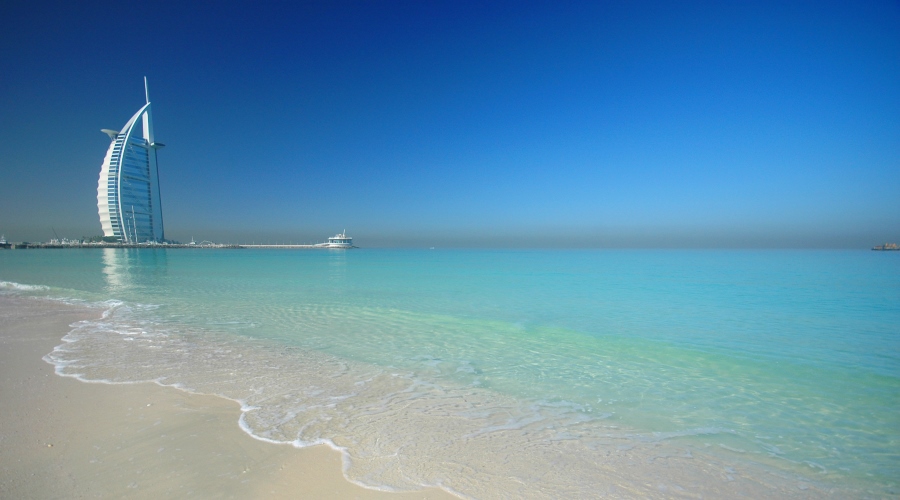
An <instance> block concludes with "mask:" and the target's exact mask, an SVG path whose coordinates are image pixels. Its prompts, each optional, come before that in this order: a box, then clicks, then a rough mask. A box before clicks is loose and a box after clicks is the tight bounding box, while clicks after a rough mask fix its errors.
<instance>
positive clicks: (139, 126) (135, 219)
mask: <svg viewBox="0 0 900 500" xmlns="http://www.w3.org/2000/svg"><path fill="white" fill-rule="evenodd" d="M144 94H145V96H146V101H147V103H146V104H144V106H143V107H141V109H139V110H138V111H137V113H135V114H134V116H132V117H131V119H130V120H128V122H127V123H126V124H125V126H124V127H122V130H120V131H115V130H109V129H102V130H101V132H103V133H105V134H107V135H108V136H109V138H110V141H112V142H111V143H110V145H109V149H108V150H107V152H106V158H105V159H104V160H103V166H102V167H101V168H100V180H99V181H98V183H97V211H98V212H99V214H100V226H101V227H102V228H103V235H104V236H114V237H115V238H116V239H118V240H119V241H120V242H123V243H143V242H148V241H156V242H162V241H164V240H165V232H164V231H163V218H162V205H161V200H160V194H159V171H158V169H157V162H156V152H157V150H158V149H159V148H161V147H163V144H160V143H158V142H155V140H154V137H153V117H152V114H151V108H150V93H149V91H148V89H147V78H146V77H144Z"/></svg>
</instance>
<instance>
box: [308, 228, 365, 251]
mask: <svg viewBox="0 0 900 500" xmlns="http://www.w3.org/2000/svg"><path fill="white" fill-rule="evenodd" d="M317 246H321V247H323V248H356V247H354V246H353V238H351V237H349V236H347V230H346V229H344V232H342V233H338V234H336V235H334V236H331V237H330V238H328V243H320V244H319V245H317Z"/></svg>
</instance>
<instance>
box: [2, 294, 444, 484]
mask: <svg viewBox="0 0 900 500" xmlns="http://www.w3.org/2000/svg"><path fill="white" fill-rule="evenodd" d="M99 314H100V311H99V310H88V309H85V308H81V307H76V306H67V305H65V304H60V303H54V302H50V301H42V300H35V299H27V298H19V297H9V296H0V395H2V404H0V422H2V425H0V498H21V499H25V498H81V497H100V498H120V497H129V498H191V497H193V498H259V497H267V498H341V499H349V498H360V499H385V500H387V499H394V498H396V499H413V498H416V499H420V498H424V499H453V498H456V497H454V496H452V495H450V494H448V493H446V492H444V491H442V490H438V489H428V490H423V491H419V492H403V493H389V492H380V491H375V490H370V489H366V488H363V487H360V486H358V485H355V484H353V483H351V482H349V481H347V480H346V479H345V478H344V476H343V475H342V473H341V470H342V464H341V455H340V453H338V452H337V451H335V450H332V449H330V448H328V447H325V446H316V447H311V448H306V449H297V448H294V447H292V446H289V445H274V444H270V443H264V442H261V441H258V440H256V439H253V438H251V437H250V436H249V435H247V434H246V433H244V432H243V431H242V430H240V428H239V427H238V417H239V416H240V408H239V407H238V405H237V403H235V402H233V401H228V400H225V399H222V398H218V397H214V396H203V395H194V394H188V393H185V392H183V391H179V390H177V389H173V388H167V387H161V386H158V385H156V384H152V383H142V384H131V385H108V384H89V383H84V382H81V381H78V380H75V379H72V378H66V377H60V376H57V375H56V374H55V373H54V370H53V366H51V365H50V364H48V363H46V362H44V361H43V360H42V358H43V356H44V355H45V354H47V353H49V352H50V351H51V350H52V349H53V347H55V346H56V345H58V344H59V343H60V339H61V337H62V336H63V335H65V334H66V332H68V331H69V329H70V328H69V325H70V324H71V323H73V322H75V321H79V320H82V319H89V318H92V317H96V316H98V315H99Z"/></svg>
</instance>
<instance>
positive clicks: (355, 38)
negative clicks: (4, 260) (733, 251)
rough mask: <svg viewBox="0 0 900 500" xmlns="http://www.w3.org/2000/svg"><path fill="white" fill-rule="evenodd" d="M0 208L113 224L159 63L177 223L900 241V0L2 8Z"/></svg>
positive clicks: (377, 241)
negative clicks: (123, 169) (110, 169)
mask: <svg viewBox="0 0 900 500" xmlns="http://www.w3.org/2000/svg"><path fill="white" fill-rule="evenodd" d="M0 75H2V77H0V232H4V233H6V235H7V237H8V238H10V239H12V240H16V241H21V240H32V241H34V240H45V239H49V238H50V237H52V231H51V228H54V229H55V230H56V232H57V233H59V235H60V236H68V237H80V236H83V235H84V236H87V235H95V234H99V233H100V225H99V220H98V216H97V212H96V185H97V177H98V174H99V171H100V164H101V162H102V160H103V157H104V155H105V153H106V149H107V147H108V138H107V137H106V136H105V135H104V134H102V133H100V131H99V129H100V128H114V129H118V128H120V127H121V126H122V125H124V123H125V122H126V121H127V120H128V118H130V116H131V115H132V114H133V113H134V112H135V111H136V110H137V109H138V108H139V107H140V106H141V105H142V104H143V99H144V95H143V92H144V89H143V80H142V78H143V76H145V75H146V76H147V77H148V78H149V81H150V97H151V101H152V102H153V107H154V108H153V109H154V125H155V132H156V136H157V139H158V140H160V141H161V142H164V143H166V144H167V147H166V148H165V149H163V150H162V151H161V152H160V156H159V158H160V177H161V185H162V196H163V211H164V216H165V222H166V235H167V237H169V238H174V239H179V240H189V239H190V238H191V237H195V238H197V239H198V240H200V239H210V240H217V241H242V242H251V241H257V242H259V241H273V242H274V241H293V242H314V241H317V240H321V239H323V238H324V237H326V236H329V235H331V234H333V233H335V232H337V231H340V230H342V229H344V228H346V229H347V231H348V233H349V234H351V235H352V236H354V238H355V239H356V241H357V243H358V244H360V245H362V246H426V247H427V246H501V247H508V246H536V247H543V246H576V247H708V246H713V247H718V246H724V247H867V246H871V245H874V244H877V243H882V242H884V241H896V240H900V4H898V3H897V2H895V1H883V2H862V1H861V2H821V1H815V2H722V1H715V2H583V3H579V2H570V3H566V2H543V3H528V2H518V1H517V2H488V3H480V2H479V3H466V2H460V1H449V2H439V1H428V2H386V1H385V2H375V1H371V2H337V1H335V2H332V1H328V2H325V1H322V2H313V3H305V4H304V3H301V2H270V3H267V2H247V3H243V4H239V3H235V2H171V3H170V2H149V3H127V2H99V3H82V2H67V3H62V2H61V3H59V4H56V3H44V2H24V1H18V0H14V1H11V2H6V3H5V4H4V14H3V16H2V17H0Z"/></svg>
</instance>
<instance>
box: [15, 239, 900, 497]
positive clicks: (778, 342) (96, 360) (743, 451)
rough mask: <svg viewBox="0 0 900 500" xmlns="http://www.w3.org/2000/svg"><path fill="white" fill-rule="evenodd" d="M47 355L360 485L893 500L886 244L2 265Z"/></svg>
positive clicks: (40, 259) (890, 256)
mask: <svg viewBox="0 0 900 500" xmlns="http://www.w3.org/2000/svg"><path fill="white" fill-rule="evenodd" d="M0 294H3V295H14V296H20V297H35V299H36V300H45V301H46V300H53V301H60V302H65V303H69V304H81V305H83V306H85V307H91V308H95V309H96V310H97V314H96V319H93V320H89V321H82V322H78V323H75V324H73V325H72V326H71V331H69V332H68V333H67V334H66V335H65V337H63V338H62V339H61V340H60V345H59V346H58V347H56V348H55V349H54V350H53V351H52V352H49V353H47V356H46V357H45V361H47V362H48V363H51V364H53V365H54V366H55V369H56V372H57V373H58V374H59V375H63V376H69V377H76V378H78V379H81V380H84V381H90V382H105V383H110V384H120V383H135V382H143V381H153V382H156V383H158V384H161V385H165V386H172V387H176V388H179V389H182V390H185V391H190V392H195V393H203V394H213V395H218V396H221V397H224V398H228V399H232V400H235V401H237V402H239V403H240V404H241V409H242V412H241V416H240V419H239V420H236V421H235V425H236V426H240V427H241V428H242V429H243V430H244V431H246V432H247V433H248V434H250V435H252V436H253V437H255V438H257V439H260V440H264V441H271V442H274V443H292V444H294V445H295V446H298V447H304V446H312V445H318V444H325V445H328V446H331V447H333V448H335V449H337V450H340V451H341V453H342V454H343V457H344V460H343V464H344V471H343V472H344V475H345V476H346V477H347V478H348V479H349V480H351V481H353V482H355V483H357V484H360V485H363V486H366V487H369V488H374V489H381V490H396V491H409V490H416V489H420V488H422V487H428V486H434V487H438V488H442V489H444V490H446V491H448V492H451V493H453V494H455V495H458V496H460V497H462V498H597V497H614V498H629V497H648V496H649V497H653V496H655V497H686V498H698V497H703V498H725V497H739V496H743V497H759V496H765V497H769V498H779V497H783V498H793V497H797V498H807V497H811V498H816V497H841V498H843V497H853V498H896V497H898V496H900V485H898V480H900V253H897V252H872V251H862V250H462V249H452V250H451V249H433V250H425V249H422V250H418V249H409V250H405V249H352V250H324V249H317V250H286V249H207V248H203V249H199V248H198V249H183V248H182V249H165V248H146V249H143V248H142V249H125V248H102V249H100V248H98V249H32V250H0Z"/></svg>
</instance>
